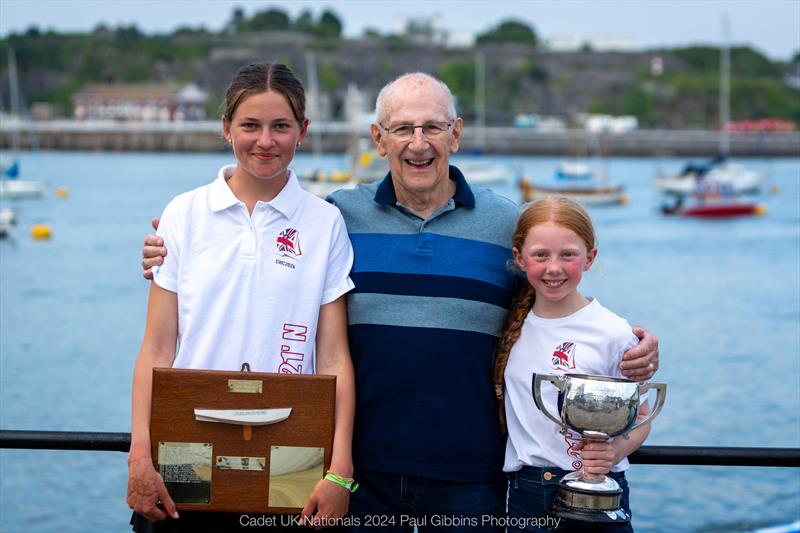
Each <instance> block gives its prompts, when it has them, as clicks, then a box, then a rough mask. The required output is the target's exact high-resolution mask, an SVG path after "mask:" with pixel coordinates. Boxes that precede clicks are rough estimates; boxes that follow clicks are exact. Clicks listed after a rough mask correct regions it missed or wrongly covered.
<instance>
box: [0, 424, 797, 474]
mask: <svg viewBox="0 0 800 533" xmlns="http://www.w3.org/2000/svg"><path fill="white" fill-rule="evenodd" d="M130 444H131V435H130V433H100V432H91V431H26V430H7V429H2V430H0V448H11V449H30V450H84V451H105V452H127V451H128V448H129V447H130ZM628 459H629V460H630V462H631V463H637V464H648V465H707V466H768V467H793V468H797V467H800V448H747V447H720V446H714V447H710V446H642V447H641V448H639V450H637V451H636V452H634V453H633V454H632V455H631V456H630V457H629V458H628Z"/></svg>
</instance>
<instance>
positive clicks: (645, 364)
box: [619, 326, 658, 381]
mask: <svg viewBox="0 0 800 533" xmlns="http://www.w3.org/2000/svg"><path fill="white" fill-rule="evenodd" d="M633 334H634V335H636V336H637V337H639V344H638V345H637V346H634V347H633V348H631V349H630V350H628V351H627V352H625V353H624V354H623V355H622V363H620V365H619V368H620V370H622V374H623V375H624V376H625V377H626V378H628V379H633V380H635V381H647V380H648V379H650V378H652V377H653V374H655V373H656V370H658V338H656V336H655V335H653V334H652V333H650V332H649V331H647V330H646V329H644V328H641V327H639V326H637V327H635V328H633Z"/></svg>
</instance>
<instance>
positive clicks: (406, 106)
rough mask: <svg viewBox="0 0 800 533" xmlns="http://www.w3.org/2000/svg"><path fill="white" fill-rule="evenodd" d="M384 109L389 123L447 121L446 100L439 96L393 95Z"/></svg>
mask: <svg viewBox="0 0 800 533" xmlns="http://www.w3.org/2000/svg"><path fill="white" fill-rule="evenodd" d="M387 103H388V105H387V106H386V107H385V111H386V116H387V117H388V119H389V120H390V121H391V122H405V121H408V120H421V121H442V120H449V119H450V117H449V110H448V105H447V100H446V98H445V97H444V96H443V95H441V94H430V93H426V94H425V95H420V94H412V93H399V94H395V97H394V98H392V99H391V100H390V101H389V102H387Z"/></svg>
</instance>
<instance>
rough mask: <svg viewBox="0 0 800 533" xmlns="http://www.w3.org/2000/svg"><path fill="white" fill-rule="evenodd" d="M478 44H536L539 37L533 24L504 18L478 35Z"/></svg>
mask: <svg viewBox="0 0 800 533" xmlns="http://www.w3.org/2000/svg"><path fill="white" fill-rule="evenodd" d="M475 41H476V42H477V43H478V44H484V43H516V44H527V45H530V46H536V45H537V44H538V42H539V39H538V38H537V37H536V32H535V31H534V30H533V28H532V27H531V26H528V25H527V24H525V23H524V22H520V21H518V20H513V19H509V20H504V21H503V22H501V23H500V25H499V26H497V27H496V28H494V29H492V30H489V31H487V32H486V33H482V34H480V35H478V37H477V38H476V39H475Z"/></svg>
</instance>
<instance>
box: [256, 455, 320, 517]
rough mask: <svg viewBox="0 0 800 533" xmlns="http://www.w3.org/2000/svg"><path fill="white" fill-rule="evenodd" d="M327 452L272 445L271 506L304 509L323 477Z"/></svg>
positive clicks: (270, 461)
mask: <svg viewBox="0 0 800 533" xmlns="http://www.w3.org/2000/svg"><path fill="white" fill-rule="evenodd" d="M324 454H325V449H324V448H313V447H303V446H272V447H270V454H269V497H268V503H267V505H268V506H269V507H303V506H304V505H305V503H306V500H307V499H308V497H309V496H310V495H311V492H312V491H313V490H314V487H315V486H316V485H317V483H318V482H319V480H320V479H322V475H323V472H322V470H323V459H324Z"/></svg>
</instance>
